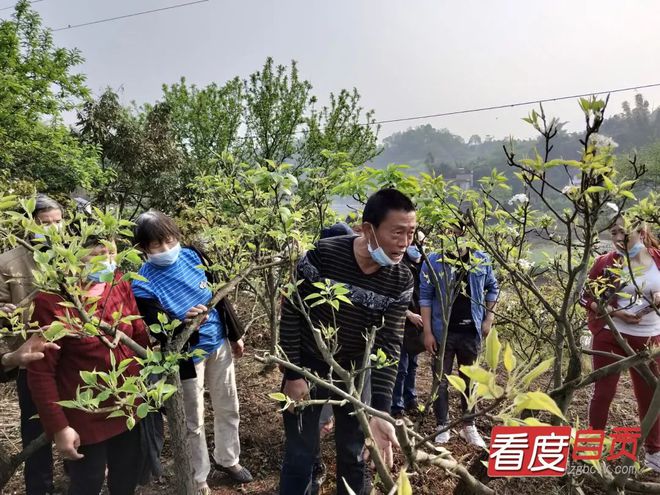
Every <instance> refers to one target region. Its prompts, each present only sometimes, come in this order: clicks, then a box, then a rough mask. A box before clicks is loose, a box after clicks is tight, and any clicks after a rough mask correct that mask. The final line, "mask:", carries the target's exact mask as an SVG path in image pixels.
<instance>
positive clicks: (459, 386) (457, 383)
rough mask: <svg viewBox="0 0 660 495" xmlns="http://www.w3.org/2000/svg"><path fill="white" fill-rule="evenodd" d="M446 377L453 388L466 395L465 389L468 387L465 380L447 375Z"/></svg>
mask: <svg viewBox="0 0 660 495" xmlns="http://www.w3.org/2000/svg"><path fill="white" fill-rule="evenodd" d="M445 376H446V377H447V381H448V382H449V383H450V384H451V386H452V387H454V388H455V389H456V390H458V391H459V392H463V393H465V389H466V388H467V385H466V384H465V380H463V379H462V378H461V377H460V376H456V375H445Z"/></svg>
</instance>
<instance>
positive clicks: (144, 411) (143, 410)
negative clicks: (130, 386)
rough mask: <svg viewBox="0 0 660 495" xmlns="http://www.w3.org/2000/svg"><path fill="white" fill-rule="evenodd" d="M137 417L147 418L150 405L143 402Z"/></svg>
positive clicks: (138, 409)
mask: <svg viewBox="0 0 660 495" xmlns="http://www.w3.org/2000/svg"><path fill="white" fill-rule="evenodd" d="M136 414H137V417H138V418H140V419H143V418H146V417H147V414H149V404H148V403H146V402H143V403H142V404H140V405H139V406H138V408H137V412H136Z"/></svg>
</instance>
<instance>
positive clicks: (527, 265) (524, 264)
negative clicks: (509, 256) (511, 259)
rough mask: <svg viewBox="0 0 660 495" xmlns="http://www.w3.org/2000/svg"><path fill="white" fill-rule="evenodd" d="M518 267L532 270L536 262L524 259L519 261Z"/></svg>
mask: <svg viewBox="0 0 660 495" xmlns="http://www.w3.org/2000/svg"><path fill="white" fill-rule="evenodd" d="M518 266H519V267H520V268H522V269H523V270H531V269H532V268H533V267H534V262H533V261H529V260H526V259H525V258H522V259H520V260H518Z"/></svg>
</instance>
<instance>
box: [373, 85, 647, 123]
mask: <svg viewBox="0 0 660 495" xmlns="http://www.w3.org/2000/svg"><path fill="white" fill-rule="evenodd" d="M658 86H660V82H658V83H653V84H643V85H640V86H630V87H628V88H618V89H610V90H607V91H597V92H589V93H581V94H577V95H567V96H557V97H555V98H544V99H540V100H529V101H521V102H518V103H509V104H507V105H493V106H489V107H479V108H470V109H467V110H455V111H452V112H442V113H432V114H428V115H417V116H414V117H401V118H398V119H388V120H377V121H375V122H364V123H362V124H360V125H380V124H391V123H394V122H407V121H411V120H421V119H431V118H434V117H447V116H449V115H461V114H466V113H477V112H487V111H489V110H500V109H503V108H513V107H521V106H526V105H533V104H536V103H546V102H549V101H561V100H572V99H574V98H581V97H585V96H592V95H596V94H605V93H610V94H611V93H622V92H624V91H633V90H639V89H646V88H655V87H658Z"/></svg>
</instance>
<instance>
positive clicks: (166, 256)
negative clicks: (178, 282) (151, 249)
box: [147, 242, 181, 266]
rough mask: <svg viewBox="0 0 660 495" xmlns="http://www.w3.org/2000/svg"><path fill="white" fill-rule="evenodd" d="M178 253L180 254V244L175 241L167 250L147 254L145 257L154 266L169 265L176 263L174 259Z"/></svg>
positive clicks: (177, 256)
mask: <svg viewBox="0 0 660 495" xmlns="http://www.w3.org/2000/svg"><path fill="white" fill-rule="evenodd" d="M179 254H181V244H179V243H178V242H177V243H176V245H175V246H174V247H172V248H170V249H168V250H167V251H164V252H162V253H153V254H147V259H148V260H149V263H152V264H154V265H156V266H170V265H173V264H174V263H176V260H177V259H179Z"/></svg>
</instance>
